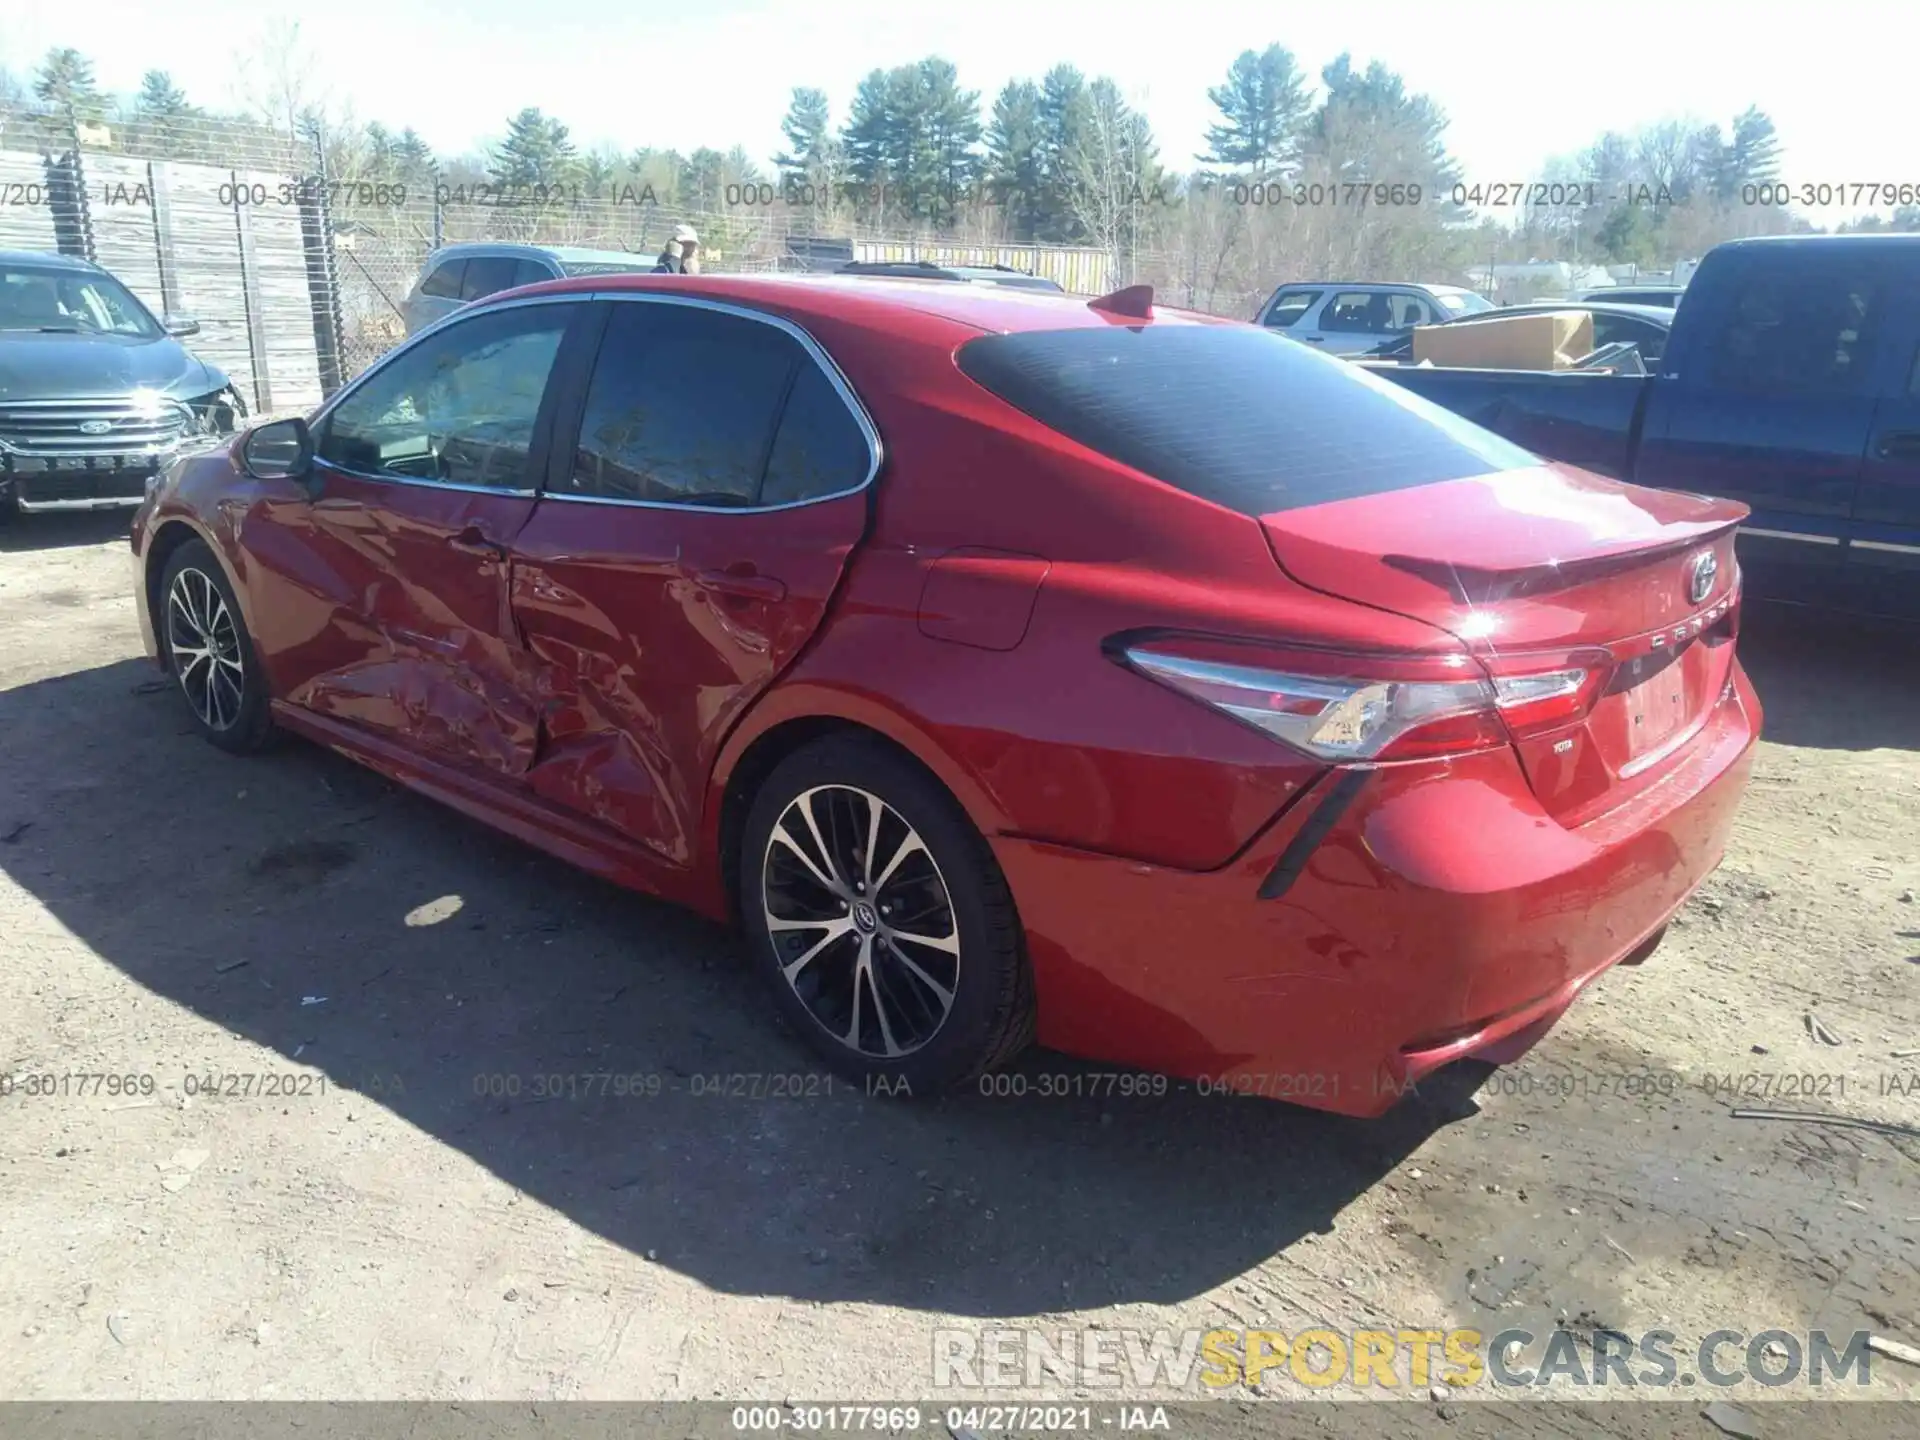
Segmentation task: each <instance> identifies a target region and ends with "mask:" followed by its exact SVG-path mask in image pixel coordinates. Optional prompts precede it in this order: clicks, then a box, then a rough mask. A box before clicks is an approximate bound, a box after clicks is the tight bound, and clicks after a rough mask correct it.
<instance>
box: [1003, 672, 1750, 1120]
mask: <svg viewBox="0 0 1920 1440" xmlns="http://www.w3.org/2000/svg"><path fill="white" fill-rule="evenodd" d="M1759 730H1760V707H1759V702H1758V699H1757V698H1756V697H1755V695H1754V693H1753V689H1752V687H1751V685H1750V684H1749V683H1748V681H1747V678H1746V675H1745V672H1744V671H1743V670H1741V669H1740V668H1739V667H1738V666H1737V665H1736V666H1735V667H1734V673H1733V680H1732V682H1731V684H1730V685H1729V687H1728V690H1727V692H1726V694H1725V695H1724V697H1723V698H1722V699H1721V701H1720V702H1719V703H1718V704H1717V705H1716V707H1715V709H1714V712H1713V714H1712V716H1711V718H1710V719H1709V721H1708V723H1707V725H1706V726H1705V727H1704V728H1703V729H1702V730H1701V732H1700V734H1699V735H1698V736H1697V737H1696V738H1695V740H1694V742H1693V743H1692V744H1691V745H1690V746H1689V747H1688V749H1687V751H1686V753H1685V754H1684V755H1683V756H1682V757H1680V759H1679V760H1678V761H1677V762H1676V763H1675V764H1674V765H1673V766H1672V768H1671V769H1670V770H1669V771H1668V772H1667V773H1666V774H1665V775H1663V776H1662V777H1661V778H1660V780H1659V781H1658V782H1657V783H1656V784H1654V785H1653V786H1651V787H1650V788H1649V789H1647V790H1646V791H1644V792H1642V793H1640V794H1638V795H1636V796H1635V797H1634V798H1633V799H1632V800H1630V801H1628V802H1627V803H1625V804H1623V805H1621V806H1620V807H1618V808H1617V809H1615V810H1613V811H1611V812H1609V813H1607V814H1606V815H1604V816H1602V817H1601V818H1599V819H1597V820H1594V821H1592V822H1591V823H1589V824H1586V825H1583V826H1580V827H1578V828H1575V829H1567V828H1564V827H1562V826H1560V825H1559V824H1558V823H1556V822H1555V821H1554V820H1553V819H1552V818H1550V817H1549V816H1548V815H1547V814H1546V813H1545V812H1544V811H1543V810H1542V809H1541V807H1540V806H1539V804H1538V802H1537V801H1536V800H1535V799H1534V797H1533V793H1532V791H1531V790H1530V789H1529V788H1528V786H1527V784H1526V782H1525V779H1524V778H1523V776H1522V774H1521V772H1520V768H1519V765H1518V763H1517V761H1516V760H1515V758H1514V756H1513V754H1512V752H1510V751H1495V752H1486V753H1483V754H1479V755H1473V756H1467V757H1463V758H1461V759H1459V760H1456V761H1451V762H1446V763H1437V764H1436V763H1422V764H1418V765H1405V766H1383V767H1380V768H1378V769H1376V770H1373V771H1372V772H1370V773H1368V774H1367V776H1366V778H1365V780H1364V781H1362V782H1359V784H1358V789H1357V791H1354V792H1353V793H1352V794H1351V796H1350V797H1347V798H1348V803H1347V804H1346V805H1345V807H1344V808H1343V809H1341V810H1339V811H1338V812H1336V814H1334V815H1332V816H1328V815H1324V814H1322V806H1323V803H1324V802H1325V801H1326V800H1327V798H1328V796H1329V793H1330V792H1331V791H1333V790H1334V789H1335V788H1336V787H1337V786H1339V785H1340V782H1341V780H1342V778H1343V776H1344V775H1348V774H1351V773H1353V772H1341V771H1336V772H1331V773H1330V774H1328V775H1327V776H1325V777H1324V778H1323V779H1322V780H1321V781H1320V782H1319V783H1318V784H1317V785H1316V786H1315V787H1314V788H1313V789H1312V790H1311V791H1310V792H1309V793H1307V794H1306V795H1304V796H1302V797H1301V798H1300V799H1299V800H1298V801H1297V802H1296V803H1295V804H1293V805H1292V806H1291V807H1289V809H1288V810H1287V812H1286V813H1285V814H1284V815H1283V816H1282V817H1281V818H1280V819H1279V820H1278V821H1276V822H1275V823H1274V824H1273V825H1271V826H1269V827H1268V829H1267V830H1266V832H1264V833H1263V834H1262V835H1261V836H1260V837H1259V839H1257V840H1256V841H1255V842H1254V843H1253V844H1252V845H1251V846H1249V847H1248V849H1247V850H1246V851H1245V852H1243V853H1242V854H1241V855H1240V856H1239V857H1238V858H1236V859H1235V860H1234V861H1232V862H1230V863H1229V864H1227V865H1226V866H1224V867H1222V868H1221V869H1219V870H1215V871H1210V872H1206V873H1194V872H1190V871H1178V870H1171V869H1167V868H1165V867H1160V866H1154V865H1147V864H1142V863H1137V862H1133V861H1128V860H1124V859H1118V858H1115V857H1112V856H1106V855H1093V854H1088V853H1086V852H1083V851H1072V850H1067V849H1064V848H1062V847H1059V846H1051V845H1047V844H1044V843H1039V842H1032V841H1024V840H1011V839H1001V840H999V841H996V842H995V846H994V849H995V852H996V854H997V855H998V857H999V860H1000V863H1001V866H1002V868H1003V869H1004V871H1005V872H1006V875H1007V878H1008V881H1009V883H1010V884H1011V886H1012V889H1013V894H1014V899H1015V902H1016V903H1017V904H1018V905H1019V907H1020V914H1021V919H1022V922H1023V924H1024V926H1025V928H1026V931H1027V936H1028V948H1029V953H1030V955H1031V957H1032V962H1033V967H1034V979H1035V985H1036V989H1037V993H1038V999H1039V1009H1040V1027H1039V1038H1040V1040H1041V1042H1042V1043H1043V1044H1047V1045H1051V1046H1053V1047H1055V1048H1058V1049H1061V1050H1065V1051H1068V1052H1070V1053H1074V1054H1079V1055H1084V1056H1087V1057H1089V1058H1093V1059H1100V1060H1107V1061H1112V1062H1116V1063H1121V1064H1129V1065H1138V1066H1143V1067H1146V1068H1149V1069H1154V1070H1161V1071H1165V1072H1168V1073H1170V1074H1174V1075H1179V1076H1186V1077H1190V1078H1195V1079H1204V1080H1205V1081H1207V1082H1208V1086H1207V1088H1209V1089H1215V1088H1217V1089H1220V1090H1224V1091H1227V1092H1229V1093H1233V1092H1239V1093H1247V1094H1259V1095H1267V1096H1271V1097H1273V1098H1277V1099H1285V1100H1292V1101H1295V1102H1297V1103H1300V1104H1304V1105H1309V1106H1313V1107H1316V1108H1320V1109H1327V1110H1333V1111H1338V1112H1341V1113H1344V1114H1350V1115H1377V1114H1379V1113H1381V1112H1383V1111H1385V1110H1386V1109H1388V1108H1390V1107H1391V1106H1392V1105H1393V1104H1394V1103H1395V1101H1396V1100H1398V1099H1399V1098H1400V1097H1401V1096H1402V1095H1404V1094H1405V1092H1406V1091H1407V1089H1408V1088H1409V1087H1410V1086H1411V1085H1413V1084H1414V1083H1416V1082H1417V1081H1418V1080H1419V1079H1420V1078H1421V1077H1422V1076H1425V1075H1428V1074H1430V1073H1432V1072H1433V1071H1434V1070H1436V1069H1438V1068H1439V1067H1440V1066H1442V1065H1446V1064H1449V1063H1451V1062H1452V1061H1454V1060H1458V1059H1462V1058H1465V1057H1468V1056H1481V1057H1484V1058H1487V1059H1490V1060H1494V1061H1497V1062H1505V1061H1510V1060H1512V1059H1514V1058H1517V1056H1518V1055H1519V1054H1521V1053H1524V1051H1525V1050H1526V1049H1527V1048H1528V1047H1529V1046H1530V1045H1531V1044H1532V1043H1534V1042H1535V1041H1537V1040H1538V1039H1539V1038H1540V1036H1541V1035H1543V1034H1545V1033H1546V1031H1547V1030H1548V1029H1550V1028H1551V1026H1552V1025H1553V1023H1554V1022H1555V1021H1556V1020H1557V1019H1558V1018H1559V1016H1560V1015H1561V1013H1562V1012H1564V1011H1565V1010H1566V1008H1567V1007H1568V1005H1570V1004H1571V1003H1572V1002H1573V1000H1574V998H1575V997H1576V996H1577V995H1578V994H1579V993H1580V991H1581V990H1582V989H1583V988H1585V986H1586V985H1588V984H1589V983H1590V982H1591V981H1592V980H1593V979H1594V978H1595V977H1596V976H1598V975H1600V974H1601V973H1602V972H1603V971H1605V970H1606V969H1608V968H1609V967H1610V966H1612V965H1614V964H1616V963H1618V962H1620V961H1622V960H1637V959H1640V958H1644V955H1645V953H1646V952H1647V951H1648V950H1650V949H1651V946H1652V944H1653V943H1657V940H1658V937H1659V934H1660V932H1661V930H1662V929H1663V928H1664V926H1665V925H1666V923H1667V921H1668V920H1669V919H1670V918H1671V916H1672V915H1673V913H1674V911H1675V910H1677V909H1678V908H1679V907H1680V906H1681V905H1682V904H1683V903H1685V901H1686V899H1687V897H1688V895H1690V894H1691V893H1692V892H1693V890H1694V889H1695V887H1697V886H1698V885H1699V883H1700V881H1701V880H1702V879H1704V878H1705V877H1706V875H1707V874H1708V873H1709V872H1711V871H1712V870H1713V868H1714V867H1715V866H1716V865H1717V864H1718V863H1719V861H1720V857H1721V855H1722V853H1723V851H1724V850H1725V847H1726V843H1727V837H1728V834H1729V832H1730V830H1731V828H1732V823H1733V816H1734V811H1735V809H1736V807H1737V806H1738V803H1739V799H1740V796H1741V793H1742V792H1743V790H1744V788H1745V785H1746V779H1747V773H1748V770H1749V768H1750V766H1751V764H1752V756H1753V747H1754V744H1755V742H1756V740H1757V739H1758V736H1759ZM1349 788H1351V787H1349ZM1316 817H1318V819H1317V820H1316ZM1320 832H1324V833H1320ZM1296 838H1298V839H1300V840H1301V844H1300V846H1298V847H1296V848H1295V849H1294V851H1293V853H1292V854H1288V851H1289V846H1290V845H1291V844H1292V843H1293V842H1294V841H1295V840H1296ZM1283 856H1284V857H1285V858H1286V859H1287V860H1288V862H1289V864H1288V866H1286V867H1283V869H1284V870H1291V871H1292V872H1293V873H1292V874H1291V878H1290V879H1287V878H1285V877H1284V875H1283V879H1282V881H1281V882H1279V883H1275V884H1268V885H1267V890H1268V893H1270V894H1272V893H1275V892H1276V891H1278V892H1279V893H1278V894H1277V898H1274V899H1270V900H1262V899H1259V898H1258V894H1259V892H1260V890H1261V888H1262V886H1263V884H1264V883H1266V882H1267V881H1268V879H1269V876H1270V875H1272V873H1273V872H1274V870H1275V869H1276V867H1277V866H1279V865H1280V862H1281V861H1282V858H1283Z"/></svg>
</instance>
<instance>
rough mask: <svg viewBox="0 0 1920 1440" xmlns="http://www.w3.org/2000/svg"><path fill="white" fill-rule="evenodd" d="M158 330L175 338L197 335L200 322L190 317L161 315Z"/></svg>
mask: <svg viewBox="0 0 1920 1440" xmlns="http://www.w3.org/2000/svg"><path fill="white" fill-rule="evenodd" d="M160 328H161V329H162V330H164V331H166V332H167V334H169V335H172V336H175V337H184V336H187V335H198V334H199V333H200V322H199V321H198V320H195V319H194V318H193V317H192V316H191V315H163V316H161V317H160Z"/></svg>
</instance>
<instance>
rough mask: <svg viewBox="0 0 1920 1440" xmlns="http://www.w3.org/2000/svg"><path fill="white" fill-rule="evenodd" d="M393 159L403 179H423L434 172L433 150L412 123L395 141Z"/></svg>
mask: <svg viewBox="0 0 1920 1440" xmlns="http://www.w3.org/2000/svg"><path fill="white" fill-rule="evenodd" d="M393 159H394V166H395V168H396V169H397V170H398V171H399V172H400V178H401V179H402V180H422V179H425V178H427V177H428V176H430V175H431V174H432V173H433V150H432V149H431V147H429V146H428V144H427V142H426V141H424V140H422V139H421V138H420V136H419V135H418V134H417V133H415V131H414V128H413V127H412V126H411V125H409V126H407V128H406V129H404V130H402V131H401V132H400V138H399V139H398V140H396V141H394V142H393Z"/></svg>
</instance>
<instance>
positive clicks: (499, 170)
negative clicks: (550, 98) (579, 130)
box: [489, 106, 578, 187]
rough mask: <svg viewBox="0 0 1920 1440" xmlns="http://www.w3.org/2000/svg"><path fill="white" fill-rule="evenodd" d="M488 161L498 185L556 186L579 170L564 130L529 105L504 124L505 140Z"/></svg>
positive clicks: (570, 143)
mask: <svg viewBox="0 0 1920 1440" xmlns="http://www.w3.org/2000/svg"><path fill="white" fill-rule="evenodd" d="M489 158H490V160H491V161H492V165H491V174H492V176H493V180H494V183H495V184H497V185H507V186H522V187H525V186H531V185H558V184H561V183H563V182H565V181H566V180H568V179H571V178H572V177H573V176H574V175H575V174H576V172H577V167H578V160H577V158H576V157H575V155H574V149H573V141H572V140H570V139H569V138H568V136H567V127H566V126H564V125H562V124H561V123H560V122H559V121H558V120H550V119H548V118H547V117H546V116H545V115H543V114H541V113H540V111H538V110H537V109H534V108H533V107H532V106H529V107H527V108H526V109H525V110H522V111H521V112H520V113H519V114H518V115H516V116H514V117H513V118H512V119H511V120H509V121H508V122H507V138H506V139H505V140H504V141H503V142H501V144H500V147H499V148H498V149H496V150H495V151H493V153H492V155H491V156H490V157H489Z"/></svg>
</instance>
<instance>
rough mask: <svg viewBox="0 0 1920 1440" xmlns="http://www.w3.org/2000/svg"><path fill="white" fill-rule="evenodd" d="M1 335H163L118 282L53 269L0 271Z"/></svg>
mask: <svg viewBox="0 0 1920 1440" xmlns="http://www.w3.org/2000/svg"><path fill="white" fill-rule="evenodd" d="M0 330H45V331H53V332H56V333H58V332H69V333H72V334H75V335H130V336H136V337H138V338H140V339H143V340H151V339H153V338H155V337H156V336H158V335H159V334H160V327H159V326H158V325H156V324H155V323H154V321H153V317H152V316H151V315H149V314H148V313H147V311H146V308H145V307H144V306H143V305H141V303H140V302H139V301H138V300H135V299H134V298H133V296H131V295H129V294H128V293H127V291H126V289H125V288H124V287H123V286H122V285H121V284H120V282H119V281H117V280H115V279H113V278H111V277H110V276H106V275H100V274H95V273H93V272H91V271H86V270H66V269H61V268H58V267H56V266H52V265H12V264H9V265H5V266H0Z"/></svg>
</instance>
